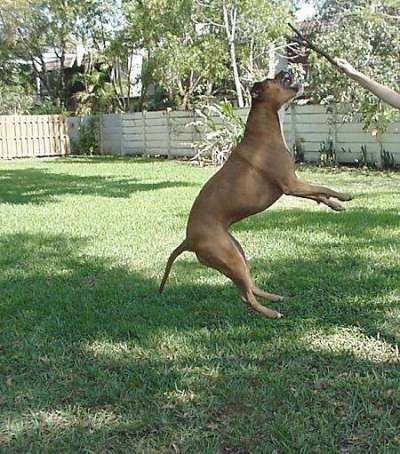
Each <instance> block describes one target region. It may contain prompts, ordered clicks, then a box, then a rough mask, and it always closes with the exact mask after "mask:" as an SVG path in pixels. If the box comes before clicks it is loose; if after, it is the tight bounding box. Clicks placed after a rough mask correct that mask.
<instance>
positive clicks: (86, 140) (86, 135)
mask: <svg viewBox="0 0 400 454" xmlns="http://www.w3.org/2000/svg"><path fill="white" fill-rule="evenodd" d="M100 121H101V117H100V116H99V115H89V116H86V117H82V118H80V123H79V128H78V138H77V139H76V140H72V141H71V146H72V154H76V155H93V154H96V153H98V152H99V145H100Z"/></svg>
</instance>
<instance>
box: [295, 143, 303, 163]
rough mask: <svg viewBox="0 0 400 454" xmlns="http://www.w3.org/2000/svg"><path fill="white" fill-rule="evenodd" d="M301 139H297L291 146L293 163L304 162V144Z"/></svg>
mask: <svg viewBox="0 0 400 454" xmlns="http://www.w3.org/2000/svg"><path fill="white" fill-rule="evenodd" d="M303 142H304V141H303V139H297V140H296V142H295V143H294V144H293V157H294V160H295V162H304V144H303Z"/></svg>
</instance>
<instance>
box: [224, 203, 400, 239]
mask: <svg viewBox="0 0 400 454" xmlns="http://www.w3.org/2000/svg"><path fill="white" fill-rule="evenodd" d="M399 223H400V214H399V211H398V210H395V209H375V208H371V209H368V208H351V209H349V210H348V211H345V212H343V213H334V212H331V211H306V210H301V209H290V210H287V209H283V210H268V211H267V212H263V213H260V214H258V215H256V216H252V217H250V218H247V219H245V220H243V221H241V222H240V223H238V224H235V225H234V226H233V229H232V231H233V232H235V231H236V232H240V231H265V233H266V234H269V233H271V234H273V232H274V231H286V230H295V229H306V230H307V231H310V235H311V234H312V232H313V231H315V230H320V229H323V231H325V232H328V233H332V234H333V235H335V236H340V235H341V236H347V237H352V238H354V237H356V238H363V239H365V240H368V241H369V240H370V239H372V240H375V238H371V236H370V235H371V231H373V230H376V229H377V228H383V229H386V234H385V235H384V237H385V238H386V239H388V240H390V228H391V227H393V228H397V227H398V226H399ZM380 237H381V238H382V235H381V234H380ZM392 240H393V241H396V242H399V241H400V240H399V239H398V238H396V237H392Z"/></svg>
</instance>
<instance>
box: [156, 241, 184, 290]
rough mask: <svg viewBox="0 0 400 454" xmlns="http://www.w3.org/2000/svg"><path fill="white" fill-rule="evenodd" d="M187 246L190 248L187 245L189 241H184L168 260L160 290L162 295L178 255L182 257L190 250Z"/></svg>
mask: <svg viewBox="0 0 400 454" xmlns="http://www.w3.org/2000/svg"><path fill="white" fill-rule="evenodd" d="M187 246H188V245H187V241H186V240H183V241H182V243H181V244H180V245H179V246H178V247H177V248H176V249H174V250H173V251H172V254H171V255H170V256H169V259H168V262H167V266H166V267H165V271H164V276H163V278H162V281H161V284H160V290H159V291H160V293H162V291H163V290H164V286H165V282H166V281H167V279H168V276H169V272H170V271H171V267H172V264H173V263H174V261H175V259H176V258H177V257H178V255H181V254H182V252H184V251H187V250H188V247H187Z"/></svg>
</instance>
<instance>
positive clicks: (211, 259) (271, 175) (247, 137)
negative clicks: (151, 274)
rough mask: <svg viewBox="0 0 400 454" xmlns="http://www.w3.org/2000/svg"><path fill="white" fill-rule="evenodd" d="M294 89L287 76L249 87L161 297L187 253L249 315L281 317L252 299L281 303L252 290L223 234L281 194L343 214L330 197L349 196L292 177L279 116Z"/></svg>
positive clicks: (239, 254)
mask: <svg viewBox="0 0 400 454" xmlns="http://www.w3.org/2000/svg"><path fill="white" fill-rule="evenodd" d="M299 88H300V86H299V85H298V84H295V83H293V80H292V77H291V75H290V74H289V73H287V72H280V73H279V74H278V75H277V76H276V77H275V79H266V80H264V81H262V82H256V83H255V84H254V86H253V88H252V90H251V96H252V106H251V110H250V113H249V116H248V119H247V123H246V129H245V132H244V136H243V139H242V141H241V142H240V144H239V145H238V146H237V147H236V148H235V149H234V150H233V151H232V153H231V155H230V157H229V159H228V160H227V161H226V162H225V164H224V165H223V166H222V167H221V169H220V170H219V171H218V172H216V173H215V174H214V176H212V177H211V178H210V180H209V181H208V182H207V183H206V184H205V185H204V187H203V188H202V190H201V191H200V193H199V195H198V196H197V198H196V200H195V202H194V204H193V207H192V210H191V212H190V215H189V221H188V224H187V229H186V239H185V240H184V241H183V242H182V243H181V244H180V245H179V246H178V247H177V248H176V249H175V250H174V251H173V252H172V254H171V256H170V257H169V259H168V263H167V266H166V269H165V273H164V277H163V279H162V282H161V285H160V293H161V292H162V291H163V289H164V285H165V281H166V280H167V278H168V275H169V272H170V269H171V266H172V264H173V262H174V260H175V259H176V258H177V257H178V255H180V254H181V253H182V252H183V251H192V252H194V253H195V254H196V256H197V258H198V259H199V261H200V262H201V263H203V264H204V265H207V266H209V267H211V268H215V269H217V270H219V271H220V272H221V273H223V274H225V276H227V277H229V278H230V279H231V280H232V281H233V282H234V283H235V284H236V286H237V287H238V289H239V292H240V295H241V298H242V300H243V301H244V302H245V303H246V304H248V305H249V306H250V307H251V308H252V309H254V310H256V311H258V312H261V313H262V314H264V315H265V316H267V317H269V318H280V317H281V316H282V314H280V313H279V312H277V311H274V310H271V309H268V308H267V307H265V306H262V305H261V304H259V303H258V302H257V300H256V298H255V296H259V297H261V298H266V299H267V300H271V301H280V300H281V299H282V297H281V296H279V295H274V294H272V293H267V292H264V291H263V290H261V289H259V288H258V287H257V286H256V285H255V284H254V282H253V280H252V278H251V276H250V271H249V267H248V264H247V262H246V258H245V255H244V252H243V249H242V247H241V246H240V244H239V242H238V241H237V240H236V239H235V238H234V237H233V236H232V235H231V234H230V233H229V232H228V229H229V226H230V225H231V224H233V223H235V222H238V221H240V220H241V219H243V218H246V217H248V216H251V215H252V214H255V213H259V212H260V211H263V210H265V209H266V208H268V207H270V206H271V205H272V204H273V203H274V202H276V201H277V200H278V199H279V198H280V197H281V196H282V194H288V195H293V196H296V197H304V198H307V199H311V200H314V201H316V202H318V203H324V204H325V205H327V206H328V207H330V208H332V209H333V210H336V211H341V210H343V209H344V208H343V207H342V206H341V205H340V204H339V203H338V202H335V201H333V200H330V198H331V197H334V198H336V199H339V200H342V201H347V200H351V196H350V195H348V194H342V193H339V192H336V191H333V190H331V189H328V188H325V187H323V186H314V185H310V184H308V183H305V182H303V181H301V180H299V179H298V178H297V176H296V174H295V167H294V161H293V159H292V157H291V156H290V154H289V151H288V148H287V145H286V142H285V139H284V137H283V134H282V128H281V124H280V121H279V117H278V110H279V109H280V108H281V107H282V106H283V105H284V104H286V103H288V102H289V101H290V100H291V99H293V98H294V97H295V96H296V94H297V92H298V91H299Z"/></svg>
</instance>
